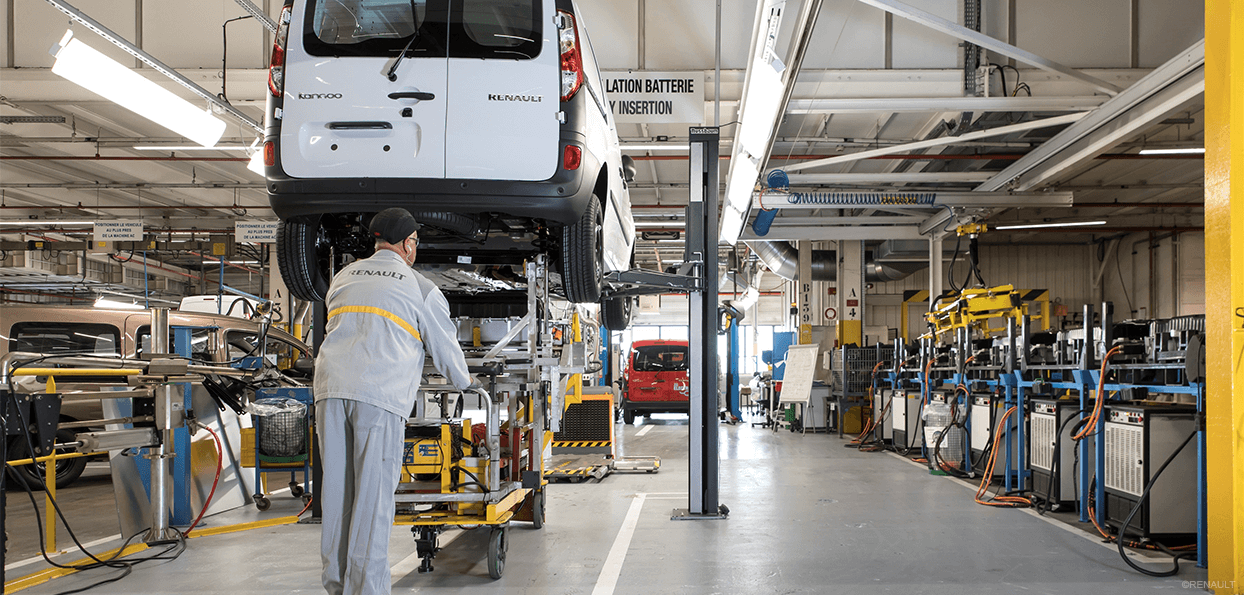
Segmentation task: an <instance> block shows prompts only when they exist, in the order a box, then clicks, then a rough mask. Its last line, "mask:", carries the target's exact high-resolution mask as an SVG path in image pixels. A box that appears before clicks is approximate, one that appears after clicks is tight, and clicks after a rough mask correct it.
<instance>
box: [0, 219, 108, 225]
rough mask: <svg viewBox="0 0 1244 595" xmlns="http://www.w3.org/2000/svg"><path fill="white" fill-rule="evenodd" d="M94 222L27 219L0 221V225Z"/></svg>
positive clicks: (88, 222) (85, 222) (92, 222)
mask: <svg viewBox="0 0 1244 595" xmlns="http://www.w3.org/2000/svg"><path fill="white" fill-rule="evenodd" d="M94 224H95V222H94V221H60V220H52V219H27V220H25V221H0V225H25V226H32V225H94Z"/></svg>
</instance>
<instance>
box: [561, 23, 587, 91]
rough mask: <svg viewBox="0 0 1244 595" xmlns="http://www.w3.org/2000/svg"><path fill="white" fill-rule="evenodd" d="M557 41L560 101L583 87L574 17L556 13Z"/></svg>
mask: <svg viewBox="0 0 1244 595" xmlns="http://www.w3.org/2000/svg"><path fill="white" fill-rule="evenodd" d="M557 16H558V17H559V18H558V19H557V39H558V47H559V48H560V51H561V62H562V101H570V98H571V97H574V94H575V93H577V92H578V91H579V87H582V86H583V54H582V52H580V51H579V28H578V27H577V26H575V22H574V16H573V15H571V14H570V13H568V12H566V11H564V10H559V11H557Z"/></svg>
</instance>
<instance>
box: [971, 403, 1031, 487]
mask: <svg viewBox="0 0 1244 595" xmlns="http://www.w3.org/2000/svg"><path fill="white" fill-rule="evenodd" d="M1004 414H1006V399H1004V398H1003V397H1001V396H999V395H989V394H980V393H977V394H973V395H972V409H971V410H970V411H969V412H968V427H969V428H970V429H971V433H970V434H969V435H968V438H969V439H970V445H971V447H972V469H973V470H974V471H976V472H977V473H984V472H985V467H986V465H988V463H989V460H988V457H986V456H985V451H986V450H987V449H989V447H990V444H991V443H992V442H993V441H992V440H991V438H994V437H996V436H995V432H998V431H1002V430H999V429H998V428H997V425H998V422H999V421H1000V420H1001V419H1002V416H1003V415H1004ZM1020 417H1022V416H1020V415H1019V414H1018V413H1013V414H1011V417H1010V418H1009V419H1008V420H1007V427H1008V428H1010V430H1011V433H1010V438H1009V442H1010V445H1011V469H1018V468H1019V431H1018V430H1019V419H1020ZM1007 443H1008V439H1007V437H1006V436H1004V437H1003V438H1002V439H1001V440H1000V441H999V442H998V448H999V449H1001V451H1000V452H999V453H998V456H997V457H996V459H997V460H996V462H995V463H994V466H993V476H994V477H995V478H1001V477H1003V476H1004V475H1005V474H1006V448H1007Z"/></svg>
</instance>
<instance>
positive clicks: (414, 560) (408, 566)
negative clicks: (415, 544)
mask: <svg viewBox="0 0 1244 595" xmlns="http://www.w3.org/2000/svg"><path fill="white" fill-rule="evenodd" d="M463 533H464V532H463V531H454V532H453V535H449V536H448V537H445V538H444V539H441V540H440V541H438V542H437V544H436V545H437V546H439V547H445V546H447V545H449V544H451V543H453V542H454V540H455V539H457V538H459V537H461V536H462V534H463ZM422 562H423V559H422V558H420V557H419V552H415V553H413V554H411V555H409V556H406V557H405V558H402V559H401V560H400V561H398V563H397V564H394V565H393V566H392V567H391V568H389V574H390V575H392V580H393V582H394V583H397V582H398V581H400V580H402V579H403V578H406V575H408V574H410V573H412V572H414V571H415V570H416V569H418V568H419V564H420V563H422Z"/></svg>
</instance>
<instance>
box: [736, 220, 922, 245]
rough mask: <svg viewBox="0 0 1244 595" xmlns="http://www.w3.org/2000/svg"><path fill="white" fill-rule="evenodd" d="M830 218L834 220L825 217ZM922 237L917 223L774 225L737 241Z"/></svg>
mask: <svg viewBox="0 0 1244 595" xmlns="http://www.w3.org/2000/svg"><path fill="white" fill-rule="evenodd" d="M825 220H826V221H832V220H833V219H825ZM919 239H923V236H921V235H920V230H919V228H918V226H916V225H792V226H786V225H777V224H774V225H773V227H771V228H769V233H768V234H766V235H763V236H758V235H756V233H755V232H753V231H752V230H750V229H749V230H745V231H744V232H743V233H742V234H741V235H740V236H739V241H740V242H748V241H779V240H780V241H789V242H794V241H800V240H812V241H827V240H919Z"/></svg>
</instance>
